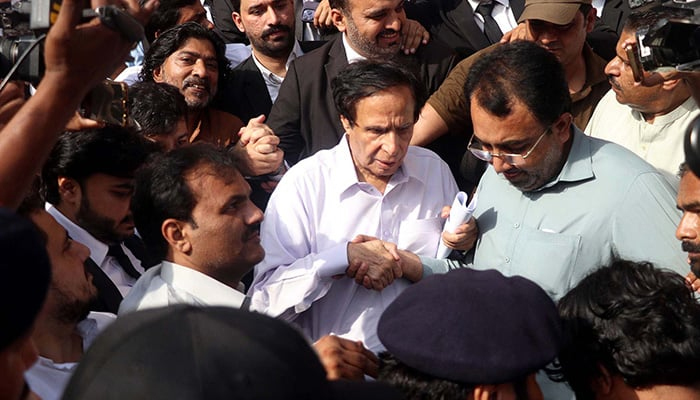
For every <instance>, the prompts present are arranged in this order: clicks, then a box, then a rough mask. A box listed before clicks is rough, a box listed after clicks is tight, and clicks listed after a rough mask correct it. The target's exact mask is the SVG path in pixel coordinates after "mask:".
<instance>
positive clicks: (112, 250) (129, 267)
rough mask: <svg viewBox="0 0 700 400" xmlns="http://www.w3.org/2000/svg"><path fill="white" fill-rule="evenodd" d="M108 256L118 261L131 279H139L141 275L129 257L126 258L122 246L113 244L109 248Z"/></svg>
mask: <svg viewBox="0 0 700 400" xmlns="http://www.w3.org/2000/svg"><path fill="white" fill-rule="evenodd" d="M107 255H108V256H112V257H114V258H116V259H117V262H118V263H119V265H121V267H122V269H123V270H124V272H126V273H127V274H129V276H130V277H132V278H134V279H138V278H139V277H140V276H141V274H140V273H139V272H138V271H137V270H136V268H134V264H132V263H131V260H129V257H127V256H126V254H125V253H124V250H122V246H121V245H119V244H113V245H110V246H109V251H107Z"/></svg>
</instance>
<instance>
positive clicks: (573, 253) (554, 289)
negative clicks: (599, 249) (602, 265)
mask: <svg viewBox="0 0 700 400" xmlns="http://www.w3.org/2000/svg"><path fill="white" fill-rule="evenodd" d="M524 238H525V239H526V240H522V239H524ZM520 239H521V240H519V241H518V244H517V246H516V249H515V251H514V252H513V258H514V260H513V270H512V273H513V275H520V276H523V277H525V278H528V279H530V280H532V281H533V282H535V283H537V284H538V285H540V287H542V289H544V290H545V291H546V292H547V294H549V296H550V297H552V298H553V299H555V300H558V299H559V298H561V297H562V296H563V295H564V294H566V292H568V291H569V286H570V284H571V277H572V276H573V273H574V267H575V265H576V260H577V259H578V253H579V249H580V245H581V236H580V235H567V234H562V233H555V232H543V231H540V230H536V229H527V228H526V229H525V231H523V232H522V233H521V236H520Z"/></svg>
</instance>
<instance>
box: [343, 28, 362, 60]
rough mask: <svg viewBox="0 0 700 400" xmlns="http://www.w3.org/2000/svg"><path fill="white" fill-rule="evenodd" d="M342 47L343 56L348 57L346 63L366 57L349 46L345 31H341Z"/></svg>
mask: <svg viewBox="0 0 700 400" xmlns="http://www.w3.org/2000/svg"><path fill="white" fill-rule="evenodd" d="M343 47H344V48H345V58H347V59H348V64H352V63H354V62H356V61H362V60H366V59H367V57H364V56H363V55H361V54H360V53H358V52H356V51H355V49H353V48H352V47H351V46H350V42H348V34H347V33H345V32H343Z"/></svg>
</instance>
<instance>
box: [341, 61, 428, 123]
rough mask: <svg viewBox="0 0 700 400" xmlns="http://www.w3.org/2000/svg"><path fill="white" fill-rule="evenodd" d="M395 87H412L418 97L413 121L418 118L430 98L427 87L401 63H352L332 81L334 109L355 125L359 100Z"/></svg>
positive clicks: (413, 92) (415, 96)
mask: <svg viewBox="0 0 700 400" xmlns="http://www.w3.org/2000/svg"><path fill="white" fill-rule="evenodd" d="M396 86H406V87H408V88H409V89H410V90H411V93H412V94H413V99H414V100H415V107H414V109H413V121H414V122H415V121H417V120H418V115H419V114H420V110H421V108H423V104H425V101H426V99H427V93H426V89H425V86H424V85H423V82H421V81H420V80H419V79H418V78H417V77H416V75H415V74H414V73H413V72H411V71H410V70H408V69H406V68H404V67H403V66H401V65H398V64H396V63H393V62H383V63H378V62H374V61H358V62H355V63H352V64H350V65H349V66H348V67H347V68H345V69H344V70H343V71H342V72H340V73H339V74H338V76H336V77H335V78H333V81H332V82H331V87H332V88H333V100H334V102H335V108H336V109H337V110H338V114H340V115H342V116H343V117H345V118H347V119H348V121H350V124H351V125H354V124H355V118H356V115H355V114H356V109H355V108H356V106H357V103H358V102H359V101H360V100H362V99H364V98H366V97H370V96H372V95H374V94H375V93H378V92H381V91H383V90H387V89H389V88H393V87H396Z"/></svg>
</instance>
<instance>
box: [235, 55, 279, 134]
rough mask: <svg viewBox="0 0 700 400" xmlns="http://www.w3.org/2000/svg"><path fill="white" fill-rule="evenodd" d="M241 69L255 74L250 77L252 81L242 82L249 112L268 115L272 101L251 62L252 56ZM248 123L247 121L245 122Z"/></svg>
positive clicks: (259, 73) (258, 71)
mask: <svg viewBox="0 0 700 400" xmlns="http://www.w3.org/2000/svg"><path fill="white" fill-rule="evenodd" d="M241 69H245V70H248V71H252V72H255V74H254V75H253V76H254V77H251V78H252V79H246V80H245V82H244V84H243V85H244V86H245V87H244V91H243V93H245V94H246V97H247V98H248V102H249V103H250V108H251V110H268V111H267V112H266V113H265V114H266V116H267V114H269V113H270V111H269V110H270V109H271V108H272V100H271V99H270V93H269V92H268V91H267V85H265V80H264V79H263V76H262V73H261V72H260V70H259V69H258V66H257V65H255V61H253V56H252V55H251V56H250V57H249V58H248V60H246V62H245V63H244V65H242V66H241ZM245 122H248V121H245Z"/></svg>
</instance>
